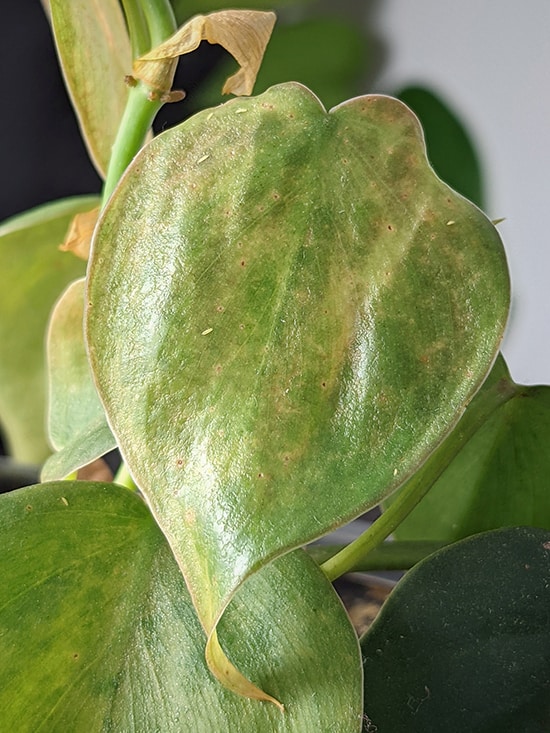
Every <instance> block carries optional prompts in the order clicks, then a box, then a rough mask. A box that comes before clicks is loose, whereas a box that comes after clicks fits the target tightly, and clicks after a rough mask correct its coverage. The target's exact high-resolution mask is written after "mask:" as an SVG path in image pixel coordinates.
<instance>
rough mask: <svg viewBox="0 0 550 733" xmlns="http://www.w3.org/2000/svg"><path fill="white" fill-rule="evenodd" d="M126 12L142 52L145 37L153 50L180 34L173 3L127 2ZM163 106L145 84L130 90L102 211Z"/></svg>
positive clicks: (135, 45) (135, 44)
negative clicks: (152, 97)
mask: <svg viewBox="0 0 550 733" xmlns="http://www.w3.org/2000/svg"><path fill="white" fill-rule="evenodd" d="M124 10H125V13H126V19H127V22H128V27H129V28H130V31H131V33H132V32H133V33H136V34H138V36H137V37H133V38H132V39H131V40H132V48H141V47H142V46H143V45H144V43H145V35H146V34H147V36H148V42H149V43H150V45H151V46H152V47H154V46H157V45H159V44H160V43H162V42H163V41H164V40H166V38H168V37H169V36H171V35H172V33H174V32H175V30H176V20H175V18H174V11H173V10H172V6H171V4H170V2H169V0H140V2H137V1H136V0H126V2H125V3H124ZM162 105H163V102H161V101H160V100H158V99H151V98H150V90H149V89H148V88H147V87H146V86H145V85H144V84H142V83H141V82H138V83H137V84H136V85H135V86H134V87H131V88H130V91H129V94H128V101H127V103H126V108H125V110H124V113H123V115H122V119H121V121H120V125H119V128H118V132H117V136H116V139H115V142H114V144H113V149H112V152H111V159H110V161H109V168H108V170H107V176H106V179H105V185H104V186H103V198H102V202H101V208H103V207H104V206H105V204H106V203H107V201H108V199H109V197H110V196H111V194H112V192H113V190H114V188H115V186H116V185H117V183H118V182H119V180H120V178H121V176H122V174H123V173H124V171H125V170H126V168H127V167H128V165H129V164H130V162H131V161H132V159H133V158H134V156H135V155H136V154H137V153H138V152H139V150H140V148H141V146H142V145H143V141H144V140H145V136H146V135H147V132H148V131H149V128H150V127H151V125H152V123H153V120H154V118H155V116H156V114H157V112H158V111H159V109H160V108H161V107H162Z"/></svg>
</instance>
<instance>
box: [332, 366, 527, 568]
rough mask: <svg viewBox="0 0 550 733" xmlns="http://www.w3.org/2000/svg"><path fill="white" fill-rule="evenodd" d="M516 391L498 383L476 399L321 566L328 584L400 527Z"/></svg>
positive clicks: (501, 381) (513, 387)
mask: <svg viewBox="0 0 550 733" xmlns="http://www.w3.org/2000/svg"><path fill="white" fill-rule="evenodd" d="M516 389H517V387H516V385H515V384H514V383H513V382H511V381H509V380H507V379H502V380H500V381H499V382H497V383H496V384H495V385H493V386H492V387H490V388H489V389H487V390H486V391H484V392H483V393H479V395H477V396H476V399H475V400H474V401H473V402H472V403H471V404H470V406H469V407H468V409H467V410H466V412H465V413H464V415H463V416H462V418H461V420H460V422H459V423H458V425H457V426H456V428H455V429H454V430H453V431H452V432H451V433H450V434H449V435H448V436H447V438H446V439H445V440H444V441H443V443H441V445H440V446H439V448H437V449H436V450H435V451H434V452H433V453H432V455H431V456H430V457H429V458H428V459H427V461H426V462H425V463H424V465H423V466H422V467H421V468H420V469H419V470H418V471H417V472H416V473H415V474H414V475H413V476H411V478H410V479H409V480H408V481H407V482H406V483H405V484H404V485H403V487H402V488H401V489H400V491H399V494H398V495H397V499H396V500H395V502H394V503H393V504H391V505H390V506H389V507H388V509H386V511H385V512H384V513H383V514H382V516H381V517H379V519H377V520H376V521H375V522H374V524H373V525H372V526H371V527H369V529H368V530H367V531H366V532H364V533H363V534H362V535H361V536H360V537H358V538H357V539H356V540H354V541H353V542H351V543H350V544H349V545H347V547H345V548H344V549H343V550H341V551H340V552H337V553H336V555H334V556H333V557H331V558H330V559H329V560H327V561H326V562H324V563H323V564H322V565H321V569H322V570H323V571H324V572H325V574H326V575H327V577H328V578H329V580H336V578H339V577H340V576H341V575H343V574H344V573H348V572H349V571H350V570H351V569H352V568H354V567H356V566H357V565H358V564H359V563H360V562H362V561H363V558H365V556H366V555H368V553H370V552H372V551H373V550H374V548H375V547H377V546H378V545H379V544H380V543H381V542H383V541H384V540H385V539H386V537H388V535H390V534H391V533H392V532H393V531H394V530H395V529H396V528H397V527H398V526H399V525H400V524H401V522H402V521H403V520H404V519H405V517H406V516H407V515H408V514H410V512H411V511H412V510H413V509H414V507H415V506H416V505H417V504H418V502H419V501H420V500H421V499H422V498H423V497H424V496H425V495H426V494H427V493H428V491H429V490H430V489H431V487H432V486H433V485H434V484H435V482H436V481H437V479H438V478H439V477H440V476H441V474H442V473H443V471H444V470H445V469H446V468H447V466H448V465H449V464H450V463H451V461H452V460H453V459H454V458H455V457H456V456H457V455H458V453H460V451H461V450H462V448H463V447H464V446H465V445H466V443H467V442H468V441H469V440H470V438H471V437H472V436H473V435H474V434H475V433H476V432H477V430H479V428H480V427H481V426H482V425H483V423H484V422H485V421H486V420H487V418H488V417H489V416H490V415H491V414H492V413H493V412H494V411H495V410H496V409H497V408H498V407H500V406H501V405H503V404H504V403H505V402H507V401H508V400H509V399H510V398H511V397H513V396H514V394H515V393H516Z"/></svg>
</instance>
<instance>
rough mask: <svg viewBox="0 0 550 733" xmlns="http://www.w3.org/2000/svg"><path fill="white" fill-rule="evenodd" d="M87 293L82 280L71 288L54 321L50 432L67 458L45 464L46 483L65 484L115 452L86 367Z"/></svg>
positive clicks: (50, 335) (57, 307) (50, 337)
mask: <svg viewBox="0 0 550 733" xmlns="http://www.w3.org/2000/svg"><path fill="white" fill-rule="evenodd" d="M84 287H85V283H84V279H81V280H76V281H75V282H73V283H71V284H70V285H69V287H68V288H67V289H66V290H65V292H64V293H63V295H62V296H61V298H60V299H59V300H58V302H57V303H56V305H55V308H54V310H53V312H52V316H51V320H50V326H49V330H48V339H47V354H48V382H49V403H48V407H49V409H48V430H49V435H50V441H51V444H52V446H53V447H54V448H55V449H56V451H63V456H62V457H60V456H59V455H55V457H54V456H51V457H50V459H49V460H48V461H47V462H46V465H45V466H44V470H43V476H44V478H45V480H51V479H60V478H64V477H65V476H68V475H69V474H70V473H73V471H76V470H77V469H78V468H81V467H82V466H85V465H87V464H88V463H91V462H92V461H93V460H95V459H96V458H99V457H100V456H102V455H104V454H105V453H108V452H109V451H110V450H112V449H113V448H115V446H116V441H115V439H114V438H113V435H112V433H111V431H110V429H109V427H108V425H107V421H106V418H105V411H104V410H103V405H102V404H101V402H100V400H99V397H98V395H97V391H96V388H95V385H94V383H93V381H92V375H91V373H90V367H89V365H88V355H87V354H86V348H85V345H84V333H83V324H84ZM94 436H95V437H94Z"/></svg>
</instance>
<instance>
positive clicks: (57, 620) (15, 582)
mask: <svg viewBox="0 0 550 733" xmlns="http://www.w3.org/2000/svg"><path fill="white" fill-rule="evenodd" d="M0 534H1V535H2V566H1V575H2V583H1V584H0V659H1V660H2V663H1V664H0V730H2V731H6V732H7V731H13V732H14V733H15V732H17V733H36V732H37V731H39V730H43V731H48V733H68V732H69V731H74V732H75V733H76V732H77V731H78V732H80V731H82V732H83V733H84V732H85V733H100V732H101V733H106V732H107V731H113V732H116V733H153V731H159V733H222V732H224V733H225V732H226V731H227V733H229V732H230V731H238V732H239V733H258V732H259V731H266V733H267V731H269V733H277V732H278V731H281V733H283V732H284V733H304V732H305V731H335V733H353V732H355V733H358V731H359V730H360V728H361V707H362V689H361V679H362V678H361V663H360V657H359V648H358V643H357V637H356V636H355V634H354V632H353V629H352V628H351V626H350V624H349V621H348V619H347V617H346V615H345V612H344V610H343V608H342V606H341V604H340V602H339V600H338V598H337V596H336V594H335V593H334V591H333V589H332V587H331V585H330V584H329V582H328V581H327V579H326V578H325V576H324V575H323V573H322V572H321V571H320V569H319V568H318V567H317V566H316V565H315V563H313V561H312V560H310V559H309V558H308V557H307V555H306V554H305V553H304V552H302V551H301V550H299V551H296V552H294V553H292V554H290V555H287V556H285V557H284V558H281V559H280V560H278V561H277V562H276V563H274V564H273V565H271V566H269V567H268V568H266V569H265V570H263V571H262V572H261V573H259V574H257V575H256V576H255V577H254V578H252V579H251V580H250V583H247V584H246V585H245V586H244V587H243V589H242V593H240V594H239V595H238V597H237V598H236V599H235V602H234V604H231V605H230V607H229V608H228V610H227V613H226V616H225V617H224V619H223V622H222V624H220V630H219V631H220V638H221V639H222V643H223V644H224V646H225V648H226V649H227V651H228V653H229V654H230V656H231V657H232V658H233V659H234V660H235V661H236V662H237V663H238V664H239V665H240V666H241V668H243V669H244V670H245V671H246V672H247V673H248V674H249V675H250V676H251V677H252V678H253V679H255V680H256V681H258V682H259V683H261V684H262V685H263V686H264V687H265V688H267V689H269V690H270V691H271V692H272V693H273V694H275V695H277V697H278V698H279V699H281V700H283V701H284V702H285V704H286V710H285V712H284V713H281V712H280V711H279V710H278V709H277V708H276V707H275V706H274V705H271V704H269V703H260V702H257V701H253V700H246V699H244V698H242V697H239V696H237V695H235V694H233V693H232V692H228V691H227V690H225V689H224V688H223V687H222V686H221V685H220V684H219V683H218V682H217V681H216V680H215V679H214V678H213V677H212V676H211V675H210V673H209V672H208V670H207V668H206V664H205V661H204V644H205V636H204V632H203V630H202V628H201V626H200V624H199V622H198V620H197V617H196V615H195V612H194V610H193V606H192V604H191V601H190V598H189V595H188V592H187V590H186V587H185V584H184V582H183V578H182V577H181V573H180V571H179V569H178V567H177V565H176V563H175V561H174V559H173V556H172V554H171V552H170V549H169V547H168V545H167V543H166V541H165V539H164V537H163V535H162V533H161V532H160V530H159V529H158V527H157V525H156V524H155V522H154V521H153V518H152V517H151V515H150V513H149V512H148V510H147V508H146V507H145V505H144V504H143V502H142V501H141V499H139V498H138V497H137V495H135V494H133V493H131V492H129V491H127V490H126V489H122V488H120V487H117V486H112V485H104V484H94V483H86V482H68V481H66V482H58V483H50V484H42V485H40V486H35V487H30V488H27V489H22V490H20V491H15V492H12V493H11V494H9V495H4V496H2V497H0Z"/></svg>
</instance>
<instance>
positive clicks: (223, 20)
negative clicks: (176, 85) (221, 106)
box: [132, 10, 275, 97]
mask: <svg viewBox="0 0 550 733" xmlns="http://www.w3.org/2000/svg"><path fill="white" fill-rule="evenodd" d="M274 25H275V13H272V12H264V11H260V10H220V11H218V12H215V13H209V14H208V15H195V16H194V17H193V18H191V19H190V20H189V21H188V22H187V23H185V24H184V25H183V26H182V27H181V28H180V29H179V30H178V31H177V32H176V33H175V34H174V35H173V36H171V37H170V38H168V39H167V40H166V41H164V43H161V44H160V46H157V47H156V48H154V49H152V50H151V51H149V52H148V53H146V54H145V55H144V56H141V57H140V58H138V59H136V60H135V61H134V65H133V71H132V73H133V76H134V78H135V79H139V80H140V81H142V82H143V83H144V84H146V85H147V86H148V87H149V88H150V89H151V90H152V92H153V93H154V94H155V96H158V97H167V95H169V92H170V89H171V87H172V82H173V80H174V73H175V68H176V63H175V60H176V59H177V57H178V56H183V55H184V54H186V53H191V51H194V50H195V49H197V48H198V47H199V45H200V43H201V41H208V43H217V44H219V45H220V46H223V48H225V49H226V51H228V52H229V53H230V54H231V55H232V56H233V57H234V58H235V60H236V61H237V62H238V64H239V66H240V68H239V70H238V71H237V72H236V73H235V74H233V75H232V76H230V77H229V78H228V79H227V80H226V82H225V84H224V86H223V89H222V91H223V93H224V94H235V95H237V96H245V95H249V94H252V89H253V87H254V82H255V81H256V76H257V75H258V70H259V68H260V64H261V62H262V58H263V55H264V52H265V48H266V46H267V43H268V41H269V38H270V36H271V32H272V30H273V26H274Z"/></svg>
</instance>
